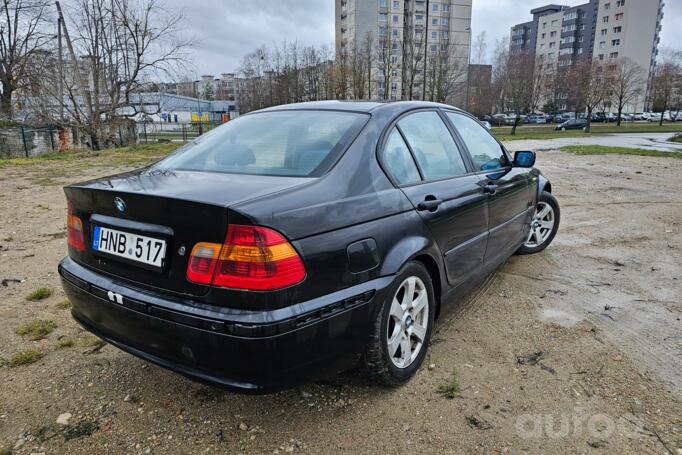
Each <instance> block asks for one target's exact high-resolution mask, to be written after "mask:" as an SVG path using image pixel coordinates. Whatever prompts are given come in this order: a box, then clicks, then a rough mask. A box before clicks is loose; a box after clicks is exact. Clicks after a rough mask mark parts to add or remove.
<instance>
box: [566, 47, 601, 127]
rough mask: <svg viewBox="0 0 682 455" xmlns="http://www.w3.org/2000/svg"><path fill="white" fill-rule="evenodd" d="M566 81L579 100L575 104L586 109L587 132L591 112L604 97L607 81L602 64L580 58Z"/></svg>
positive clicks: (590, 121) (589, 125) (590, 120)
mask: <svg viewBox="0 0 682 455" xmlns="http://www.w3.org/2000/svg"><path fill="white" fill-rule="evenodd" d="M568 81H569V86H570V87H571V88H572V90H573V91H574V92H575V95H574V99H576V100H578V101H579V104H576V106H577V107H579V106H583V107H584V108H585V110H586V115H587V118H586V120H587V123H586V125H585V132H586V133H589V132H590V127H591V125H592V112H593V111H594V109H595V107H597V106H599V105H600V104H602V102H603V101H604V99H605V98H606V92H607V86H608V81H607V74H606V71H605V69H604V65H603V64H602V63H601V62H599V61H597V60H592V59H589V58H584V59H580V60H578V62H577V63H576V64H575V65H573V67H572V68H571V70H570V75H569V77H568Z"/></svg>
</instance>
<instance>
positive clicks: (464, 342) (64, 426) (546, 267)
mask: <svg viewBox="0 0 682 455" xmlns="http://www.w3.org/2000/svg"><path fill="white" fill-rule="evenodd" d="M129 166H130V162H128V161H121V160H113V159H109V158H107V157H100V158H97V159H91V160H79V161H76V162H60V161H57V162H47V163H42V164H36V165H31V166H22V167H16V166H13V167H10V166H5V167H0V184H1V185H2V189H3V191H2V192H0V213H1V214H2V215H1V217H2V222H1V223H0V279H18V280H20V282H14V281H6V282H5V283H4V284H5V285H2V286H0V327H2V330H0V357H2V359H4V360H3V361H2V363H3V364H2V365H1V366H0V384H1V385H2V386H1V387H0V453H2V454H6V453H17V454H28V453H57V454H62V453H63V454H67V453H68V454H90V453H112V454H113V453H116V454H121V453H125V454H138V453H156V454H167V453H168V454H170V453H172V454H185V453H187V454H204V453H208V454H217V453H268V454H269V453H290V452H293V453H398V452H400V453H406V452H416V453H456V454H458V453H491V454H498V453H515V454H516V453H618V454H626V453H637V454H648V453H650V454H673V455H679V454H682V404H681V401H680V400H682V322H680V317H682V286H681V283H680V280H681V279H682V277H681V275H682V273H681V272H682V196H681V194H682V178H681V177H682V160H674V159H668V158H645V157H635V156H631V157H623V156H611V157H608V156H588V157H579V156H576V155H573V154H566V153H558V152H544V153H542V154H541V155H540V156H539V159H538V167H540V168H541V169H542V170H543V171H544V172H545V173H546V174H547V175H548V176H549V177H550V179H551V180H552V182H553V186H554V192H555V194H556V195H557V197H558V198H559V200H560V202H561V204H562V210H563V212H562V226H561V230H560V232H559V235H558V236H557V238H556V239H555V242H554V244H553V245H552V246H551V247H550V248H549V249H547V250H546V251H545V252H543V253H541V254H539V255H535V256H523V257H513V258H511V259H510V260H509V261H508V262H507V263H506V264H505V265H503V266H502V267H501V268H500V269H499V270H498V271H497V272H496V273H495V274H493V275H492V276H491V277H490V278H489V279H488V280H487V281H486V282H484V283H483V284H482V285H481V286H480V287H479V288H478V289H477V290H476V291H475V292H472V293H471V294H470V295H469V296H468V297H467V298H465V299H463V300H462V301H460V302H456V303H455V305H454V306H453V309H452V310H451V311H450V312H448V313H446V314H445V315H444V316H443V317H442V318H441V319H440V321H439V322H438V324H437V331H436V332H435V334H434V339H433V343H432V345H431V347H430V351H429V355H428V358H427V360H426V362H425V365H424V367H423V368H422V369H421V371H420V372H419V373H418V374H417V376H416V377H415V378H414V379H413V380H412V381H411V382H410V383H408V384H407V385H405V386H404V387H402V388H399V389H384V388H379V387H376V386H374V385H372V384H369V383H368V382H367V381H366V380H365V378H364V376H363V375H362V373H361V372H357V371H355V372H350V373H346V374H343V375H340V376H338V377H335V378H332V379H330V380H329V381H327V382H325V383H319V384H310V385H307V386H303V387H299V388H297V389H294V390H290V391H287V392H282V393H279V394H276V395H270V396H255V397H254V396H242V395H236V394H232V393H229V392H225V391H222V390H219V389H214V388H211V387H207V386H203V385H198V384H195V383H192V382H191V381H189V380H187V379H185V378H183V377H181V376H179V375H177V374H174V373H171V372H169V371H166V370H163V369H161V368H159V367H156V366H153V365H149V364H146V363H145V362H143V361H141V360H138V359H136V358H134V357H132V356H130V355H128V354H125V353H123V352H121V351H118V350H117V349H115V348H113V347H111V346H108V345H105V346H102V345H100V344H98V343H97V339H95V338H93V337H92V336H90V335H88V334H87V332H84V331H83V330H82V329H80V328H79V326H78V325H77V324H76V323H75V322H74V321H73V320H72V319H71V318H70V314H69V310H68V309H65V308H63V306H64V305H61V303H62V302H63V301H64V299H65V296H64V294H63V292H62V291H61V289H60V287H59V283H58V279H57V276H56V264H57V262H58V261H59V259H60V258H61V257H62V256H63V255H64V254H65V251H66V248H65V211H66V208H65V201H64V198H63V194H62V192H61V188H60V185H62V184H64V183H66V182H70V181H74V180H81V179H85V178H87V177H93V176H99V175H105V174H108V173H111V172H113V171H115V170H124V169H126V168H128V167H129ZM42 286H47V287H49V288H51V289H52V290H53V291H54V293H53V295H52V296H50V297H48V298H46V299H44V300H40V301H35V302H31V301H27V300H26V298H25V297H26V295H27V294H28V293H29V292H31V291H33V290H35V289H37V288H39V287H42ZM33 319H43V320H51V321H54V323H55V324H56V329H55V330H54V331H53V332H52V333H50V334H48V335H47V336H46V337H45V338H43V339H41V340H38V341H31V340H30V339H29V337H27V336H20V335H18V334H16V333H15V329H16V328H17V327H18V326H19V325H20V324H21V323H24V322H28V321H30V320H33ZM66 340H71V341H72V342H73V344H72V345H71V346H65V347H59V344H60V343H61V344H62V345H64V344H69V343H68V342H67V341H66ZM27 348H37V349H39V350H40V351H41V352H42V353H43V354H44V357H42V359H40V360H39V361H37V362H35V363H32V364H29V365H21V366H15V367H10V366H9V365H8V362H9V360H10V359H11V358H12V357H13V356H14V355H15V354H16V353H17V352H19V351H22V350H24V349H27ZM254 361H257V360H256V359H254ZM453 371H455V372H456V375H457V384H458V385H459V387H460V389H461V391H460V392H459V396H457V397H456V398H453V399H448V398H445V397H443V396H442V395H440V394H439V393H438V391H437V389H438V387H439V386H441V385H445V384H448V383H452V372H453ZM69 414H70V416H69ZM58 420H59V423H58ZM2 450H5V451H4V452H3V451H2Z"/></svg>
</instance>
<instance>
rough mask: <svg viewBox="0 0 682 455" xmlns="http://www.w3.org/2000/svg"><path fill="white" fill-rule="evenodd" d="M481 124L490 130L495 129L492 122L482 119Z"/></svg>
mask: <svg viewBox="0 0 682 455" xmlns="http://www.w3.org/2000/svg"><path fill="white" fill-rule="evenodd" d="M481 124H482V125H483V126H485V127H486V128H487V129H489V130H491V129H493V126H492V125H491V124H490V122H487V121H482V122H481Z"/></svg>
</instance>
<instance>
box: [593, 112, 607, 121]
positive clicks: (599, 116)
mask: <svg viewBox="0 0 682 455" xmlns="http://www.w3.org/2000/svg"><path fill="white" fill-rule="evenodd" d="M591 121H592V122H594V123H606V122H608V117H607V116H606V113H605V112H593V113H592V119H591Z"/></svg>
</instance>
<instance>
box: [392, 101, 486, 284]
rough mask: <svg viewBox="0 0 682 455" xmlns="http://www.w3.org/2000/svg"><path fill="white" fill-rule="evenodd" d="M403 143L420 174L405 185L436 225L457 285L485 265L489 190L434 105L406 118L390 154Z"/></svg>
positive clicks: (434, 228)
mask: <svg viewBox="0 0 682 455" xmlns="http://www.w3.org/2000/svg"><path fill="white" fill-rule="evenodd" d="M391 144H393V150H392V151H391ZM401 146H402V147H407V150H409V152H407V153H409V154H411V155H412V158H413V159H414V160H415V162H416V168H417V169H415V171H417V172H418V173H419V178H420V181H419V182H418V183H412V184H409V185H405V186H403V187H402V190H403V192H404V193H405V195H406V196H407V197H408V198H409V199H410V201H411V202H412V204H413V205H414V207H415V208H416V209H417V211H418V213H419V215H420V216H421V218H422V219H423V220H424V222H425V223H426V225H427V226H428V227H429V229H430V230H431V233H432V234H433V237H434V239H435V240H436V242H437V243H438V247H439V248H440V251H441V253H442V254H443V257H444V260H445V261H444V262H445V266H446V270H447V276H448V281H449V283H450V284H451V285H453V286H456V285H458V284H460V283H461V282H463V281H465V280H466V279H467V278H468V277H469V276H470V275H471V274H473V273H474V272H475V271H476V270H477V269H478V268H479V267H481V265H482V264H483V258H484V255H485V251H486V243H487V238H488V233H487V231H488V207H487V204H488V197H487V195H486V194H485V192H484V191H485V189H484V188H483V187H482V186H481V185H480V184H479V183H480V178H479V176H477V175H474V174H472V173H471V172H470V169H469V167H468V164H466V163H467V162H466V161H465V155H464V154H463V151H462V150H461V148H460V147H459V146H458V145H457V143H456V141H455V139H454V138H453V136H452V134H451V133H450V130H449V129H448V127H447V126H446V124H445V123H444V121H443V119H442V118H441V116H440V114H439V113H438V112H436V111H435V110H429V111H419V112H416V113H413V114H410V115H408V116H406V117H403V118H402V119H401V120H400V121H399V122H398V124H397V126H396V129H395V131H394V132H393V133H392V138H390V139H389V141H388V146H387V150H386V155H385V156H387V155H388V156H396V151H395V147H401ZM403 155H405V153H403ZM408 156H409V155H408ZM415 171H413V174H414V172H415Z"/></svg>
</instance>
